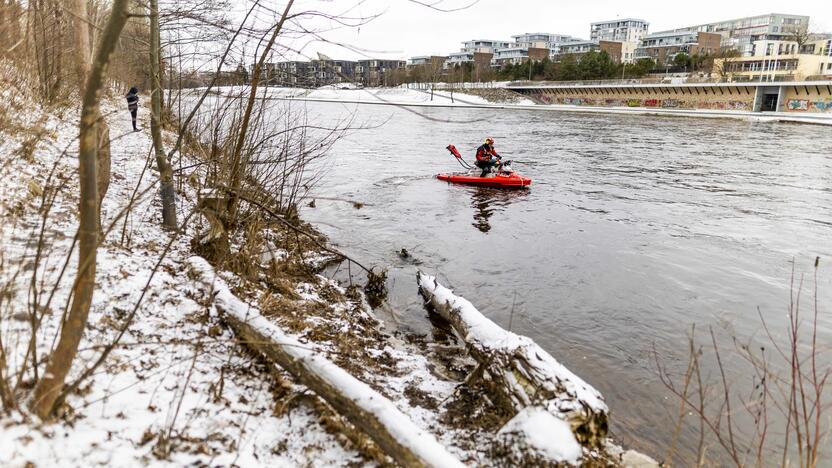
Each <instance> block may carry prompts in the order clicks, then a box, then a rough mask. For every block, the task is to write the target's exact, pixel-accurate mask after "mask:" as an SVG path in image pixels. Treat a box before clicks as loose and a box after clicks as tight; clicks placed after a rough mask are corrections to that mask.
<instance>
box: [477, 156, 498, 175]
mask: <svg viewBox="0 0 832 468" xmlns="http://www.w3.org/2000/svg"><path fill="white" fill-rule="evenodd" d="M476 164H477V167H478V168H480V169H482V174H480V177H485V176H487V175H488V173H489V172H491V168H492V167H494V166H495V165H496V164H497V161H495V160H493V159H492V160H490V161H485V160H482V161H477V163H476Z"/></svg>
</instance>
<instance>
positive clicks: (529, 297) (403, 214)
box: [281, 101, 832, 453]
mask: <svg viewBox="0 0 832 468" xmlns="http://www.w3.org/2000/svg"><path fill="white" fill-rule="evenodd" d="M281 102H282V103H283V104H286V102H285V101H281ZM288 104H289V105H292V106H303V107H304V108H305V109H306V111H307V113H308V115H310V117H311V116H314V117H315V118H316V119H318V121H319V122H330V125H332V123H333V122H337V121H342V120H344V119H345V118H347V117H350V118H351V119H352V120H353V121H355V122H363V123H366V124H367V128H366V129H365V130H361V131H355V132H352V133H351V134H350V135H348V136H347V137H346V138H344V139H343V140H342V141H340V142H339V143H338V144H337V145H336V146H335V147H334V148H333V149H334V151H335V154H337V155H338V157H337V158H334V159H333V160H332V161H330V162H329V164H328V165H327V167H326V176H325V177H324V178H323V179H322V181H321V186H320V189H319V193H321V194H322V196H328V197H331V198H341V199H350V200H356V201H358V202H363V203H365V205H364V206H363V208H362V209H360V210H353V209H345V205H344V203H343V202H338V201H329V200H322V199H318V200H317V201H316V207H315V208H308V207H305V208H303V210H302V213H303V215H304V217H305V219H307V220H309V221H310V222H312V223H313V224H314V225H315V226H317V227H318V228H319V229H321V230H322V231H324V232H325V233H326V234H327V235H328V237H329V238H330V239H331V240H332V242H334V243H335V244H336V245H337V246H338V247H339V248H341V249H343V250H345V251H346V252H348V253H350V254H352V255H354V256H356V257H357V258H360V259H362V260H366V261H367V262H368V263H378V264H382V263H384V264H387V265H390V266H391V269H390V271H389V281H388V284H389V285H390V293H391V294H390V298H389V302H390V307H389V308H388V307H385V308H383V309H381V310H379V311H378V313H379V314H380V315H381V316H382V317H384V318H385V321H386V322H387V323H388V324H393V325H395V326H396V327H397V328H398V329H399V330H402V331H404V332H411V333H423V334H426V335H427V336H428V337H431V336H435V337H436V339H437V340H441V339H442V338H441V334H440V333H437V332H436V331H435V330H433V329H432V328H431V327H429V326H427V324H425V322H424V320H423V315H424V312H423V310H422V304H421V302H420V301H419V300H418V298H414V296H413V285H412V281H411V280H412V277H413V275H414V274H415V272H416V270H417V269H419V268H421V269H423V270H424V271H434V272H436V273H437V275H438V276H439V277H440V279H441V280H442V281H443V284H448V285H451V286H453V287H454V288H455V291H456V292H457V293H458V294H461V295H463V296H465V297H466V298H468V299H469V300H471V301H472V302H473V303H474V304H476V305H477V306H478V308H479V309H480V310H481V311H482V312H483V313H484V314H486V315H487V316H488V317H489V318H491V319H492V320H494V321H495V322H497V323H498V324H500V325H502V326H503V327H505V328H510V329H512V330H513V331H516V332H519V333H521V334H525V335H528V336H531V337H533V338H534V339H535V341H537V342H538V344H540V345H541V346H542V347H543V348H544V349H546V350H547V351H549V352H551V353H552V354H553V355H555V356H557V357H558V358H559V359H561V360H562V361H563V362H564V363H565V364H566V365H567V366H568V367H569V368H570V369H572V370H574V371H575V372H576V374H578V375H580V376H581V377H583V378H585V379H586V380H587V381H588V382H590V383H592V384H593V385H594V386H596V387H597V388H599V390H600V391H601V392H602V394H604V396H605V397H606V398H607V401H608V402H609V403H610V408H611V411H612V414H613V418H612V430H613V433H614V434H616V435H618V436H620V437H621V438H622V439H623V440H625V441H626V442H627V444H628V445H631V446H636V447H640V448H642V449H644V450H648V453H649V448H650V447H656V446H659V447H666V446H668V445H669V444H670V441H671V438H672V434H671V433H670V431H668V430H666V428H667V424H668V414H675V413H676V411H678V402H677V401H676V400H675V399H674V398H673V397H672V396H670V395H669V394H668V393H667V391H666V389H665V388H664V387H663V385H662V384H661V383H660V382H659V380H658V378H657V376H656V363H655V354H654V351H655V352H656V353H657V354H658V356H659V357H660V359H661V361H662V362H663V364H665V365H668V366H669V367H670V368H671V369H672V370H673V371H674V372H678V373H683V372H684V370H685V365H686V363H687V361H686V360H685V356H686V351H687V349H686V346H687V343H686V336H687V333H688V332H689V331H690V326H691V325H693V324H697V330H707V327H708V326H713V327H714V329H715V330H717V338H718V340H719V343H720V344H721V345H724V346H727V347H728V348H730V347H732V337H734V336H736V337H738V338H740V339H747V338H750V337H754V336H757V337H759V336H760V335H761V334H762V333H764V332H763V330H762V325H761V323H760V320H759V315H758V308H759V311H760V312H761V313H762V315H763V316H764V317H765V318H766V320H767V321H768V322H769V324H770V325H771V326H772V327H773V328H777V329H778V331H782V326H783V325H784V322H783V320H782V317H783V315H784V311H785V310H786V307H787V305H788V301H789V281H790V276H791V272H792V263H791V262H792V261H794V262H795V271H796V272H797V274H798V275H800V274H807V275H808V274H810V273H811V268H812V267H811V265H812V263H813V262H814V259H815V256H817V255H820V256H821V257H822V258H827V257H829V256H832V250H830V244H829V242H828V239H829V235H830V226H832V211H830V207H832V189H830V187H832V179H831V178H830V174H832V156H830V154H829V151H828V150H827V148H829V147H830V145H832V136H830V135H829V134H828V132H825V131H824V129H823V128H819V127H816V126H809V125H806V126H800V125H790V124H782V123H775V122H771V123H769V122H749V121H742V120H730V119H729V120H702V119H698V118H690V117H680V118H672V119H656V118H654V117H651V116H642V115H627V116H619V115H609V114H603V113H576V112H569V113H557V112H547V113H541V112H534V111H525V110H523V111H513V112H492V111H489V110H483V109H480V108H418V109H414V108H408V109H404V108H397V107H390V106H363V105H351V104H347V105H344V104H341V103H322V102H314V103H312V102H289V103H288ZM414 110H416V111H418V114H417V113H414V112H413V111H414ZM420 114H421V115H420ZM425 117H426V118H425ZM486 136H492V137H494V138H495V139H496V142H497V150H498V151H499V152H501V153H502V154H503V155H504V157H506V158H509V159H512V160H514V168H515V169H516V170H518V171H519V172H521V173H522V174H524V175H526V176H529V177H531V178H532V179H533V180H534V182H533V184H532V186H531V188H530V190H526V191H520V192H504V191H498V190H489V189H482V188H471V187H461V186H454V185H448V184H445V183H442V182H438V181H437V180H435V179H434V178H433V176H434V175H435V174H436V173H439V172H447V171H453V170H455V168H456V167H457V165H456V162H455V161H454V159H453V157H452V156H450V155H449V154H448V153H447V151H446V150H445V146H447V145H448V144H450V143H453V144H454V145H456V146H457V147H458V148H459V149H460V151H462V154H463V155H464V156H465V157H466V158H468V160H469V161H470V159H471V158H472V157H473V153H474V150H475V148H476V147H477V146H478V145H480V144H481V143H482V139H483V138H484V137H486ZM403 248H404V249H406V250H407V253H408V256H402V255H401V250H402V249H403ZM821 264H822V265H823V262H822V263H821ZM819 281H820V284H821V288H822V289H821V291H820V301H821V303H822V304H824V303H828V302H829V294H830V292H832V287H830V286H829V285H830V281H832V277H830V273H829V270H828V269H825V268H822V269H821V271H820V273H819ZM821 321H822V324H823V327H822V329H821V332H820V333H821V335H823V336H825V337H826V338H825V339H827V340H829V339H830V334H829V333H830V323H829V316H828V315H823V316H822V317H821ZM821 335H819V337H820V336H821ZM819 339H820V338H819ZM711 370H712V371H714V369H711ZM726 370H727V371H728V378H729V380H731V381H735V380H744V379H745V378H746V377H747V376H748V369H746V368H743V367H742V366H741V365H739V364H738V363H737V362H735V361H732V362H731V366H730V367H729V368H728V369H726ZM713 375H715V374H713ZM693 428H694V433H693V434H692V435H691V436H690V437H687V438H684V439H683V440H682V441H681V443H682V444H683V445H684V446H685V447H686V448H688V449H691V450H695V443H696V433H695V425H694V426H693Z"/></svg>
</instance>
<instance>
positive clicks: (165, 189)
mask: <svg viewBox="0 0 832 468" xmlns="http://www.w3.org/2000/svg"><path fill="white" fill-rule="evenodd" d="M160 42H161V41H160V36H159V0H150V79H151V82H152V86H153V89H152V90H151V93H150V135H151V136H152V137H153V149H154V151H155V153H156V166H157V168H158V169H159V179H160V182H161V183H160V190H159V191H160V193H161V195H162V225H163V226H164V227H165V228H167V229H176V228H177V223H176V192H175V191H174V188H173V168H172V167H171V166H170V162H169V161H168V158H167V156H166V155H165V150H164V148H163V147H162V145H163V143H162V128H161V122H162V119H161V117H162V85H161V79H160V71H159V57H160V53H159V52H160V50H161V45H160Z"/></svg>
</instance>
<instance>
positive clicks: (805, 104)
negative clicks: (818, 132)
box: [786, 99, 809, 111]
mask: <svg viewBox="0 0 832 468" xmlns="http://www.w3.org/2000/svg"><path fill="white" fill-rule="evenodd" d="M786 105H787V106H788V108H789V110H790V111H807V110H809V101H808V100H806V99H789V101H788V102H787V103H786Z"/></svg>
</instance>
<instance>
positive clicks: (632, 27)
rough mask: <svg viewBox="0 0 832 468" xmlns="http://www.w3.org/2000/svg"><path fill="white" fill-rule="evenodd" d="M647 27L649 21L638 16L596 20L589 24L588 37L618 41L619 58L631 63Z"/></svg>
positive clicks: (595, 39)
mask: <svg viewBox="0 0 832 468" xmlns="http://www.w3.org/2000/svg"><path fill="white" fill-rule="evenodd" d="M649 27H650V23H648V22H647V21H644V20H643V19H638V18H622V19H616V20H610V21H598V22H595V23H591V24H590V30H589V38H590V40H592V41H610V42H620V43H621V60H622V61H623V62H624V63H633V61H635V52H636V49H637V48H638V47H639V45H640V44H641V40H642V39H644V37H645V36H647V31H648V28H649Z"/></svg>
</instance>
